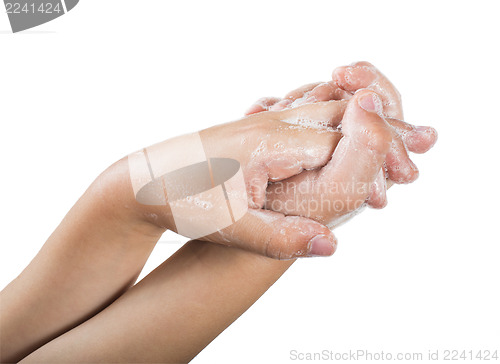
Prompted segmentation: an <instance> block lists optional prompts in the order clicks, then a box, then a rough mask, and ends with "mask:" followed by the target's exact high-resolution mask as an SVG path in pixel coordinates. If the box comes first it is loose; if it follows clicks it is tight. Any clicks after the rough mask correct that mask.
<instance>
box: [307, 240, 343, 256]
mask: <svg viewBox="0 0 500 364" xmlns="http://www.w3.org/2000/svg"><path fill="white" fill-rule="evenodd" d="M336 247H337V243H336V242H335V239H334V238H333V236H331V237H329V236H326V235H316V236H315V237H314V238H312V239H311V240H310V241H309V254H308V256H310V257H327V256H330V255H332V254H333V253H335V248H336Z"/></svg>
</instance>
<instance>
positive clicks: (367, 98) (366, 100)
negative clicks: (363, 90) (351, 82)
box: [358, 93, 382, 113]
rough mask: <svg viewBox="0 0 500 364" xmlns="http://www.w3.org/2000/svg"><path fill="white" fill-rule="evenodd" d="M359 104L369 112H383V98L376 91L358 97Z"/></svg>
mask: <svg viewBox="0 0 500 364" xmlns="http://www.w3.org/2000/svg"><path fill="white" fill-rule="evenodd" d="M358 104H359V106H360V107H361V108H362V109H363V110H366V111H368V112H375V113H380V112H382V100H380V97H378V95H377V94H375V93H368V94H366V95H364V96H361V97H360V98H359V99H358Z"/></svg>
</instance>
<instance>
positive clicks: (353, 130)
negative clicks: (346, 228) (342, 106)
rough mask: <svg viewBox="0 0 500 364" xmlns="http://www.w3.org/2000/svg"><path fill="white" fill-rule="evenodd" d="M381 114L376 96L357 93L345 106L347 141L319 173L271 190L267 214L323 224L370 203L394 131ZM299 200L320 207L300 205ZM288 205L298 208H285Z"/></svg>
mask: <svg viewBox="0 0 500 364" xmlns="http://www.w3.org/2000/svg"><path fill="white" fill-rule="evenodd" d="M381 111H382V105H381V100H380V98H379V97H378V96H377V95H376V94H375V93H374V92H372V91H369V90H363V91H361V92H359V93H357V94H356V95H355V96H354V97H353V98H352V99H351V100H350V101H349V104H348V105H347V109H346V111H345V114H344V118H343V120H342V131H343V134H344V137H343V138H342V139H341V141H340V142H339V144H338V146H337V148H336V149H335V152H334V154H333V156H332V159H331V160H330V161H329V162H328V164H327V165H326V166H325V167H324V168H322V169H321V170H315V171H306V172H303V173H302V174H300V175H298V176H294V177H292V178H290V179H287V180H286V181H283V182H281V183H279V184H273V185H270V186H269V188H268V194H267V200H266V205H265V206H266V208H268V209H271V210H274V211H279V212H282V213H284V214H286V215H292V214H293V215H300V216H305V217H310V218H312V219H314V220H316V221H319V222H322V223H330V222H331V221H332V220H334V219H336V218H338V217H340V216H343V215H345V214H347V213H350V212H352V211H354V210H356V209H358V208H359V207H360V206H361V205H362V204H363V203H364V202H365V201H366V199H367V198H368V195H369V191H370V185H371V184H372V182H373V181H375V178H376V177H377V174H378V173H379V171H380V169H381V168H382V167H383V164H384V160H385V158H386V155H387V152H388V151H389V148H390V146H391V141H392V132H391V127H390V126H389V125H388V124H387V123H386V122H385V121H384V119H382V118H381V117H380V116H379V115H378V113H380V112H381ZM296 192H299V193H296ZM300 200H308V201H316V202H315V203H314V204H303V203H302V204H301V201H300ZM286 201H296V203H295V204H290V203H288V205H286V204H285V202H286ZM290 205H291V206H290Z"/></svg>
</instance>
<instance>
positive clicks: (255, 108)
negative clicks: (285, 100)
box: [245, 97, 281, 115]
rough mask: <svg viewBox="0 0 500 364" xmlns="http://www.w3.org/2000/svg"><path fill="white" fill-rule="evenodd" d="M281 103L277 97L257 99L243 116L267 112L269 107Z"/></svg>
mask: <svg viewBox="0 0 500 364" xmlns="http://www.w3.org/2000/svg"><path fill="white" fill-rule="evenodd" d="M279 101H281V99H280V98H278V97H263V98H261V99H258V100H257V101H256V102H255V103H254V104H253V105H252V106H250V107H249V108H248V110H247V111H246V112H245V115H251V114H255V113H258V112H262V111H267V110H269V107H271V106H272V105H274V104H276V103H277V102H279Z"/></svg>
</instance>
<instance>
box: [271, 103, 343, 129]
mask: <svg viewBox="0 0 500 364" xmlns="http://www.w3.org/2000/svg"><path fill="white" fill-rule="evenodd" d="M346 106H347V101H346V100H338V101H337V100H334V101H326V102H317V103H314V104H307V105H302V106H298V107H296V108H292V109H287V110H284V111H282V112H281V114H280V118H281V120H283V121H285V122H287V123H291V124H297V125H303V126H312V127H321V128H326V127H331V128H337V127H338V126H339V124H340V122H341V121H342V117H343V116H344V112H345V108H346Z"/></svg>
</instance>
